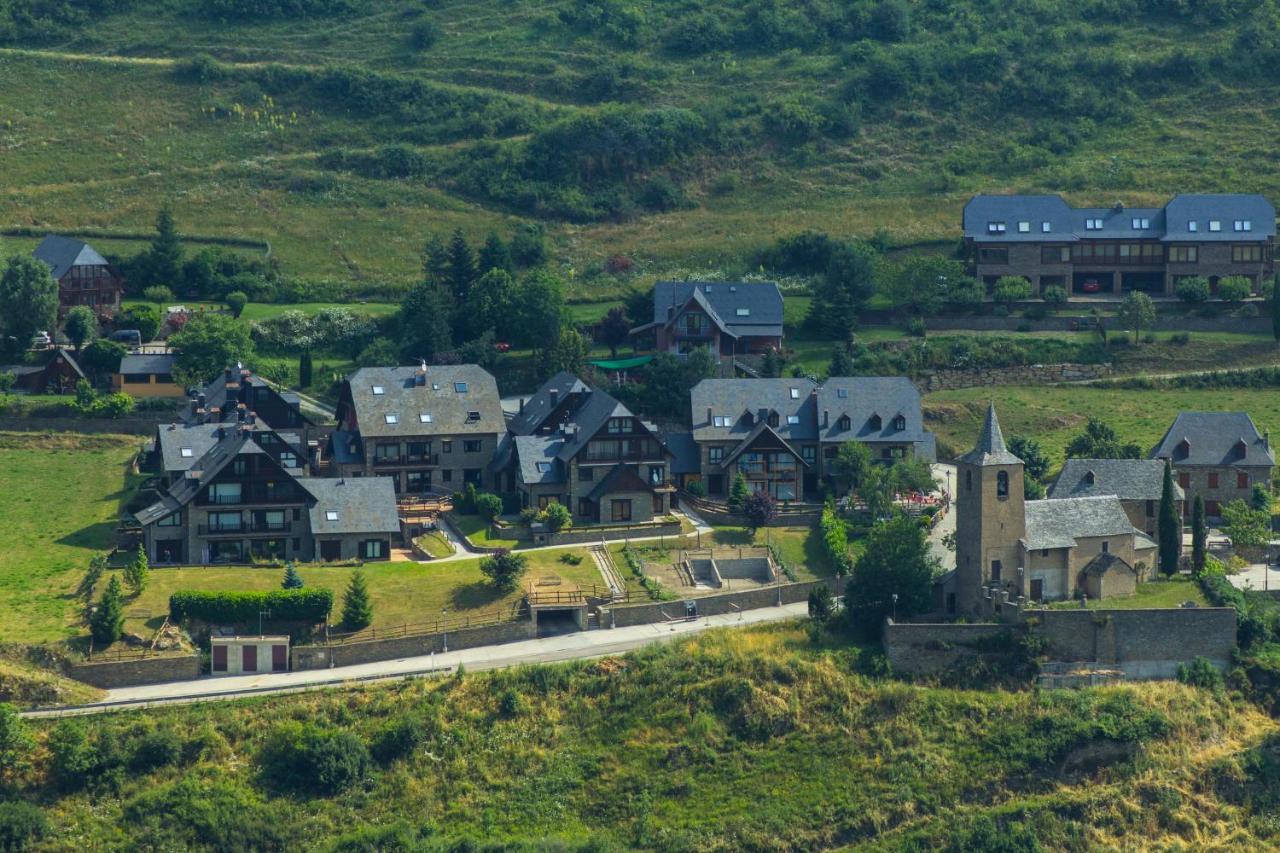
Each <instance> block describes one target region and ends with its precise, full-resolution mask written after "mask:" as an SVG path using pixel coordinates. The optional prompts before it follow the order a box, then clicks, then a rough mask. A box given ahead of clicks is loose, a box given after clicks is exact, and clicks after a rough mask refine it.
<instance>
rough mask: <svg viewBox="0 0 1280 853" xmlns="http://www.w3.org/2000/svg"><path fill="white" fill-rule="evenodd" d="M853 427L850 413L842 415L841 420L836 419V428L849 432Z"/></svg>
mask: <svg viewBox="0 0 1280 853" xmlns="http://www.w3.org/2000/svg"><path fill="white" fill-rule="evenodd" d="M852 428H853V421H852V420H850V419H849V416H848V415H841V416H840V420H838V421H836V429H838V430H840V431H841V432H848V431H849V430H850V429H852Z"/></svg>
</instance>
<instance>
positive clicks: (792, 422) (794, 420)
mask: <svg viewBox="0 0 1280 853" xmlns="http://www.w3.org/2000/svg"><path fill="white" fill-rule="evenodd" d="M799 423H800V416H799V415H787V425H788V426H796V425H797V424H799Z"/></svg>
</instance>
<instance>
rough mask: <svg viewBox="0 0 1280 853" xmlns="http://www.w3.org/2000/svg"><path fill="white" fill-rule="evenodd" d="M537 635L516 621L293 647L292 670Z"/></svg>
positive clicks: (530, 625)
mask: <svg viewBox="0 0 1280 853" xmlns="http://www.w3.org/2000/svg"><path fill="white" fill-rule="evenodd" d="M534 636H535V627H534V623H533V622H532V620H529V619H517V620H514V621H511V622H500V623H498V624H496V625H482V626H478V627H474V628H459V629H458V630H456V631H448V632H442V633H439V634H419V635H417V636H412V637H393V638H389V639H385V640H365V641H361V642H355V643H345V644H342V645H336V644H335V645H323V644H320V645H314V646H294V647H293V649H292V650H291V654H292V656H293V660H292V662H293V669H295V670H302V669H328V668H329V667H331V666H351V665H352V664H358V663H371V662H373V661H380V660H395V659H396V658H408V657H419V656H421V655H429V654H431V653H433V652H443V651H444V650H445V645H446V643H447V644H448V647H449V648H450V649H470V648H475V647H476V646H492V645H497V644H499V643H513V642H516V641H517V640H531V639H533V638H534Z"/></svg>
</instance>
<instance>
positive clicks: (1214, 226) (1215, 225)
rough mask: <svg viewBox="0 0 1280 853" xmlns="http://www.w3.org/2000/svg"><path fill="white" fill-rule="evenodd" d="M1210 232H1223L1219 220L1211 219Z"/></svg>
mask: <svg viewBox="0 0 1280 853" xmlns="http://www.w3.org/2000/svg"><path fill="white" fill-rule="evenodd" d="M1209 230H1210V231H1221V230H1222V222H1221V221H1220V220H1217V219H1210V220H1209Z"/></svg>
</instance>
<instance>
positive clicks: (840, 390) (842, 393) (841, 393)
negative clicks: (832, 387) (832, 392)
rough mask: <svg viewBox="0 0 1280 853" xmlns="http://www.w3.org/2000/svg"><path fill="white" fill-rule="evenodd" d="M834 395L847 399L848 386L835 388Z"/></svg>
mask: <svg viewBox="0 0 1280 853" xmlns="http://www.w3.org/2000/svg"><path fill="white" fill-rule="evenodd" d="M836 396H837V397H839V398H840V399H841V400H847V399H849V389H848V388H837V389H836Z"/></svg>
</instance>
